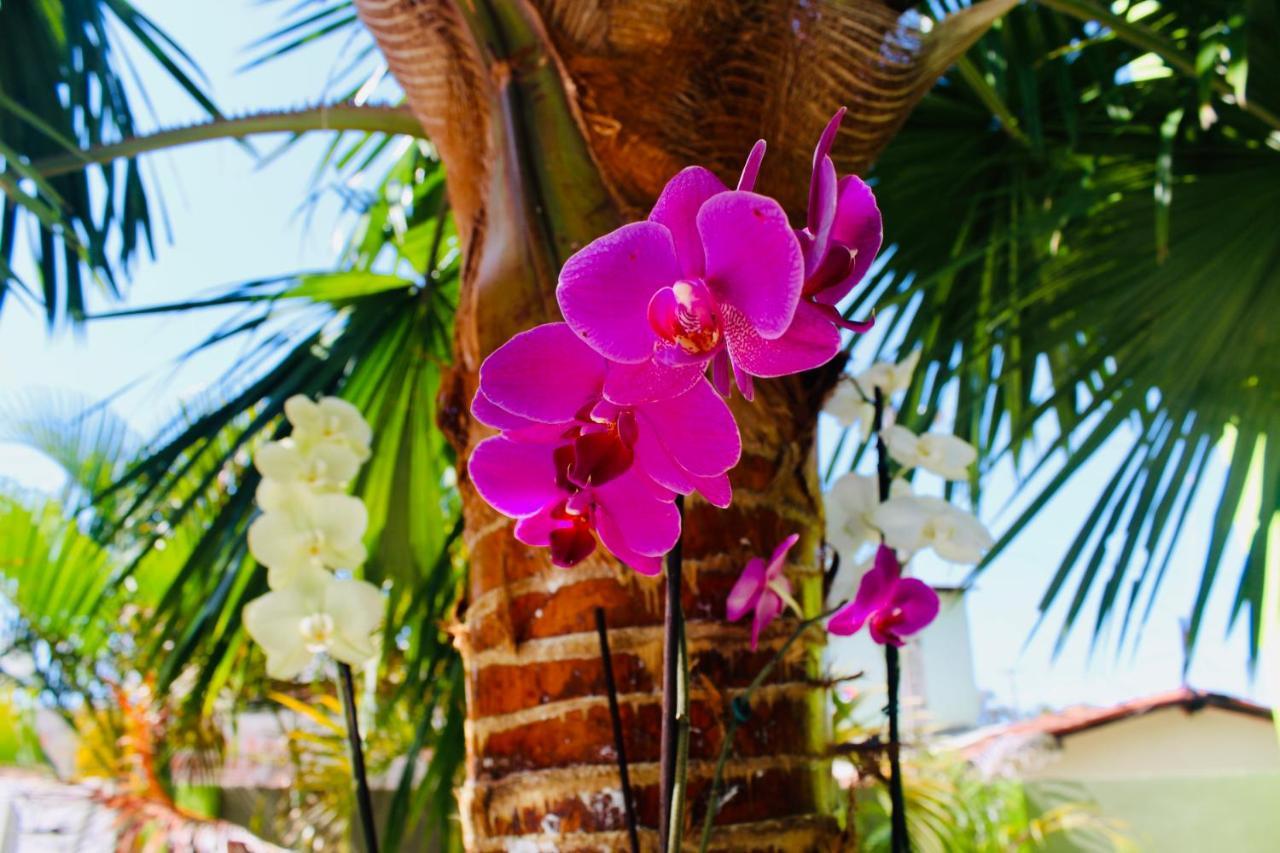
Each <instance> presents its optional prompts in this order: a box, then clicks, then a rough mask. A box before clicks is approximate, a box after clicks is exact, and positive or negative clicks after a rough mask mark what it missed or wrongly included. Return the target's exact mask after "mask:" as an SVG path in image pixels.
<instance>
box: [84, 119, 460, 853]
mask: <svg viewBox="0 0 1280 853" xmlns="http://www.w3.org/2000/svg"><path fill="white" fill-rule="evenodd" d="M360 203H361V204H362V206H363V208H362V209H363V214H362V216H361V217H360V219H359V221H358V223H357V226H356V228H355V229H354V232H353V235H352V237H351V239H350V241H349V243H348V246H347V248H346V249H345V251H344V252H343V254H342V257H341V260H340V264H339V268H338V269H337V270H336V271H334V272H315V273H306V274H299V275H296V276H290V277H286V278H283V279H279V280H273V281H266V282H253V283H249V284H246V285H243V286H240V287H237V288H234V289H232V290H230V291H228V292H226V293H224V294H221V295H219V296H217V297H215V298H213V299H211V300H208V301H207V302H204V303H197V304H194V305H193V304H190V303H188V304H178V305H169V306H154V307H151V308H141V309H133V310H131V311H127V312H121V313H122V314H136V313H140V312H149V313H155V312H175V313H178V312H183V311H187V310H192V309H193V308H197V307H199V306H200V305H202V304H210V305H214V304H216V305H220V306H225V305H229V304H231V305H236V304H238V305H239V306H240V309H241V310H240V313H238V314H237V315H236V316H235V317H234V318H233V319H231V320H229V321H228V322H227V323H226V324H225V326H224V327H223V328H220V329H219V330H217V331H216V332H215V333H214V334H213V335H211V336H210V338H209V339H208V340H206V341H204V342H202V343H201V344H200V345H199V346H198V347H197V348H204V347H212V346H219V345H223V344H225V343H227V342H229V341H238V342H239V344H240V345H241V346H242V348H243V351H244V355H242V357H241V358H240V360H239V361H238V362H237V364H236V366H235V368H234V369H233V370H231V371H230V372H229V374H228V378H227V380H226V381H225V384H224V386H223V387H221V388H215V389H213V391H212V392H211V394H210V399H217V400H219V401H220V402H219V403H217V404H213V405H210V406H209V407H207V408H206V409H205V410H204V411H202V412H201V413H200V414H198V415H197V416H195V417H190V418H182V419H178V420H176V421H175V422H174V423H173V424H172V426H171V427H170V428H169V429H167V430H163V431H162V438H161V439H159V440H157V441H156V442H155V443H154V444H153V445H152V446H150V447H149V448H147V449H146V450H145V452H144V453H143V454H142V455H141V457H140V459H139V461H137V462H136V463H135V464H133V465H132V466H131V467H130V468H129V469H128V470H126V471H125V472H124V473H123V475H122V476H121V477H120V478H119V479H118V480H117V481H116V482H115V483H114V484H113V485H112V486H111V488H110V489H109V490H107V491H106V492H105V493H104V494H102V495H101V496H100V500H99V503H100V504H103V502H105V501H107V500H110V501H111V502H114V504H115V506H117V507H119V511H118V512H117V513H116V515H115V518H114V519H113V520H114V523H115V527H116V529H117V531H118V535H120V536H125V537H127V538H129V539H131V540H132V541H133V542H135V545H134V547H133V554H134V557H133V559H132V561H131V562H130V563H129V564H128V565H127V566H125V567H124V568H123V570H122V571H121V572H120V573H119V575H118V577H117V578H116V580H121V579H123V578H128V577H131V576H136V575H137V574H138V573H143V572H148V571H151V572H157V573H159V572H160V567H161V566H164V567H170V566H171V567H172V568H173V572H172V574H170V575H168V576H166V577H165V578H163V579H162V580H161V581H160V582H159V583H156V582H155V581H148V584H149V585H153V586H156V587H157V588H158V589H159V590H160V595H159V602H158V604H157V607H156V610H155V612H154V617H153V618H154V622H153V625H154V637H155V643H154V644H153V645H152V646H151V647H150V648H148V649H147V650H145V656H146V658H147V659H148V660H149V661H150V662H151V665H152V666H154V667H155V670H156V671H157V672H158V677H159V679H160V682H161V684H162V685H165V684H169V683H172V682H173V681H174V680H175V679H177V678H178V677H179V676H182V677H183V679H184V682H186V681H187V680H189V683H190V684H192V685H193V687H192V689H191V691H190V693H189V694H187V695H188V697H189V699H190V706H189V709H190V710H191V711H192V712H193V713H208V712H209V710H210V708H211V704H210V703H212V702H213V701H214V699H215V698H216V697H217V696H218V695H219V694H220V692H221V691H223V690H224V689H232V690H237V691H250V692H249V693H248V695H247V697H246V698H252V696H253V691H255V690H256V687H255V685H257V684H260V683H261V678H262V671H261V658H260V656H259V655H258V653H257V652H256V651H254V650H252V649H251V648H250V646H249V645H248V644H247V643H246V641H245V637H244V634H243V632H242V631H241V630H240V612H241V608H242V606H243V604H244V603H245V602H247V601H249V600H250V599H252V598H254V597H256V596H258V595H260V594H262V593H264V592H265V591H266V579H265V572H264V570H263V569H262V568H261V567H260V566H258V565H257V564H256V563H254V562H253V560H252V559H251V558H250V557H249V555H248V553H247V550H246V544H245V533H246V530H247V528H248V525H249V523H250V522H251V520H252V517H253V514H254V512H255V509H254V505H253V492H254V489H255V488H256V486H257V482H258V475H257V473H256V472H255V471H254V469H253V468H252V466H251V464H250V458H251V455H252V452H253V450H254V449H255V448H256V447H257V446H258V445H259V444H260V443H261V442H262V441H264V440H267V439H270V438H273V437H277V436H279V435H280V434H281V431H282V430H283V429H284V428H285V427H284V424H283V419H282V418H281V412H282V408H283V405H284V401H285V400H286V399H287V398H289V397H290V396H293V395H294V394H306V395H309V396H313V397H314V396H318V395H327V394H334V395H340V396H342V397H344V398H346V399H348V400H350V401H351V402H352V403H354V404H355V405H356V406H358V407H359V408H360V410H361V411H362V412H363V413H364V415H365V417H366V418H367V419H368V420H369V422H370V424H371V426H372V427H373V431H374V444H373V457H372V459H371V461H370V462H369V463H368V465H366V467H365V468H364V470H363V472H362V474H361V476H360V479H359V480H358V482H357V483H356V486H355V492H356V494H358V495H359V496H360V497H361V498H362V499H363V500H364V501H365V503H366V505H367V506H368V507H369V517H370V519H371V523H370V529H369V532H368V538H367V541H368V544H369V546H370V559H369V561H368V563H367V564H366V565H365V566H364V567H363V570H362V572H363V575H364V577H366V578H367V579H369V580H371V581H373V582H374V583H389V586H388V589H389V593H390V597H389V603H388V618H387V622H386V635H385V637H384V642H383V648H384V651H385V661H384V665H385V673H386V676H387V681H386V690H387V695H386V696H385V697H382V698H383V701H382V702H380V705H379V707H380V711H379V713H380V715H381V716H380V719H382V718H384V717H385V719H390V717H389V716H385V715H391V714H394V713H396V712H397V709H400V710H403V709H404V708H411V709H413V713H414V720H415V723H417V725H418V727H417V729H416V730H415V731H414V733H413V738H414V741H415V744H416V747H415V751H414V755H415V758H414V760H413V761H411V762H409V764H408V765H407V767H406V769H405V771H404V774H403V776H402V784H401V789H400V790H399V791H398V792H397V795H396V803H397V804H398V805H396V806H395V809H399V811H395V812H393V815H394V816H395V817H396V818H397V820H398V824H397V823H394V822H393V823H392V824H390V825H389V826H390V827H391V831H392V833H393V835H392V839H391V840H392V841H395V840H396V838H397V837H402V836H400V833H403V832H404V831H405V830H406V828H407V826H406V822H405V820H404V819H403V818H404V816H405V812H404V811H403V810H404V809H405V808H406V807H407V806H408V805H409V804H410V803H411V802H413V803H415V804H418V805H421V804H423V803H425V802H427V801H430V802H431V804H432V805H431V808H430V809H429V810H428V813H429V814H439V815H441V816H443V815H446V814H448V813H449V811H450V809H451V808H452V783H453V778H454V773H455V771H456V768H457V767H458V763H459V762H460V760H461V754H460V752H459V750H457V749H455V745H454V744H452V743H443V742H441V739H442V738H443V737H444V736H446V735H447V736H449V737H454V736H456V735H457V734H458V732H460V731H461V729H460V727H461V721H462V719H463V706H462V693H461V667H460V666H459V662H458V658H457V654H456V652H455V650H454V649H453V647H452V644H451V642H450V639H449V637H448V636H447V634H445V632H444V631H443V628H442V627H441V626H442V625H443V624H444V622H445V621H446V619H447V617H448V613H449V610H450V608H451V607H452V605H453V603H454V601H455V599H456V597H457V594H458V589H459V583H460V580H461V572H460V570H459V568H458V567H457V566H456V565H455V551H456V550H457V549H456V548H455V545H456V542H457V539H458V534H459V532H460V530H461V526H460V523H459V507H458V501H457V496H456V493H455V492H454V489H453V469H452V465H453V457H452V452H451V450H450V448H449V446H448V444H447V443H446V442H445V441H444V438H443V436H442V434H441V432H440V430H439V428H438V427H437V419H438V416H439V415H438V412H437V409H436V397H437V392H438V390H439V385H440V381H441V376H442V370H443V368H444V367H446V366H447V364H448V362H449V359H450V354H451V342H452V330H453V314H454V310H455V308H456V302H457V289H458V275H459V266H460V264H459V252H458V247H457V238H456V235H455V233H454V226H453V223H452V218H451V217H450V216H449V214H448V211H447V206H446V204H445V201H444V180H443V172H442V170H441V167H440V164H439V162H438V160H436V159H435V157H434V155H433V153H432V151H431V149H430V146H428V145H426V144H425V143H415V144H413V145H411V146H410V147H409V148H408V149H407V150H406V151H405V152H404V153H403V154H402V155H400V157H399V158H398V159H397V160H396V162H395V163H394V165H393V167H392V168H391V170H390V172H389V173H388V175H387V177H386V178H385V180H384V181H383V182H382V183H380V184H379V185H378V186H377V187H376V188H375V189H374V190H372V191H370V192H368V193H366V194H365V195H364V196H363V197H361V198H360ZM246 342H248V343H249V346H247V347H245V346H244V344H245V343H246ZM159 549H164V550H159ZM166 552H174V553H177V554H178V555H179V556H178V557H177V559H176V561H174V560H173V558H171V557H170V556H168V554H167V553H166ZM424 749H432V750H434V751H433V757H432V761H431V763H430V765H429V767H428V769H427V772H426V774H425V776H423V775H422V774H419V773H418V772H417V767H416V765H417V757H416V756H417V754H418V753H420V752H422V751H423V750H424ZM413 814H415V815H418V814H422V810H421V809H420V808H415V810H414V812H413ZM439 825H440V826H441V827H442V829H441V831H442V832H444V831H446V830H447V827H448V823H447V821H444V820H443V819H441V821H440V824H439ZM446 835H447V832H446Z"/></svg>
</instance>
